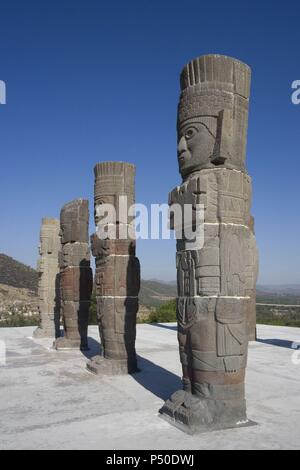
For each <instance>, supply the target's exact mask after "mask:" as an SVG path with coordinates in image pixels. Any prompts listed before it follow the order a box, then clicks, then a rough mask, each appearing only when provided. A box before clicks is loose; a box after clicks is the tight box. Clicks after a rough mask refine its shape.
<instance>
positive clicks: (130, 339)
mask: <svg viewBox="0 0 300 470" xmlns="http://www.w3.org/2000/svg"><path fill="white" fill-rule="evenodd" d="M94 173H95V223H96V225H97V232H96V233H95V234H94V235H93V236H92V237H91V245H92V254H93V256H94V257H95V261H96V274H95V291H96V298H97V317H98V323H99V333H100V338H101V345H102V354H99V355H97V356H95V357H94V358H92V359H91V361H89V362H88V364H87V368H88V370H90V371H91V372H93V373H95V374H103V375H117V374H128V373H133V372H136V371H137V358H136V351H135V338H136V317H137V312H138V294H139V290H140V264H139V260H138V258H137V257H136V256H135V239H134V237H133V236H132V235H133V232H132V230H131V231H129V230H128V229H129V228H130V227H131V224H132V218H130V219H128V218H126V217H124V216H125V214H124V213H122V211H120V209H119V208H120V200H121V199H122V200H123V201H124V199H125V200H126V204H127V207H128V208H129V207H130V206H132V205H133V204H134V202H135V194H134V178H135V167H134V165H131V164H129V163H123V162H103V163H98V164H97V165H96V166H95V169H94ZM100 204H111V205H112V206H113V207H114V208H115V214H116V217H115V219H114V221H113V225H114V229H115V234H116V238H112V237H110V238H109V237H107V238H105V239H103V238H100V237H99V229H102V230H105V229H107V228H109V227H108V225H111V222H110V223H109V224H107V222H106V221H105V218H104V217H102V216H101V215H99V212H98V211H97V207H98V206H99V205H100ZM124 229H125V232H124ZM121 230H122V231H123V233H126V237H125V238H123V239H121V238H119V235H120V232H121Z"/></svg>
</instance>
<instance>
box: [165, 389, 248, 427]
mask: <svg viewBox="0 0 300 470" xmlns="http://www.w3.org/2000/svg"><path fill="white" fill-rule="evenodd" d="M159 413H160V414H161V416H162V417H163V418H164V419H165V420H166V421H168V422H170V423H171V424H173V426H176V427H177V428H179V429H181V430H182V431H184V432H186V433H188V434H195V433H200V432H208V431H214V430H220V429H227V428H236V427H243V426H250V425H253V424H255V423H253V422H252V421H249V420H248V419H247V415H246V402H245V400H244V399H239V400H214V399H211V398H210V399H209V398H199V397H197V396H196V395H193V394H191V393H189V392H186V391H184V390H179V391H178V392H175V393H174V394H173V395H172V396H171V398H170V399H169V400H167V401H166V402H165V404H164V405H163V407H162V408H161V409H160V410H159Z"/></svg>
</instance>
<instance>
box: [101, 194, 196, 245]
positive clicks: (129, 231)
mask: <svg viewBox="0 0 300 470" xmlns="http://www.w3.org/2000/svg"><path fill="white" fill-rule="evenodd" d="M95 215H96V221H97V229H96V233H97V235H98V237H99V238H100V239H102V240H105V239H110V240H114V239H123V240H124V239H125V240H126V239H143V240H147V239H151V240H158V239H161V240H168V239H171V238H176V239H177V240H184V241H186V242H190V243H193V242H194V243H197V249H200V248H202V247H203V245H204V205H203V204H178V203H176V204H171V205H170V206H169V205H168V204H151V206H150V210H149V208H148V207H147V206H145V205H144V204H132V205H131V206H129V207H128V204H127V196H126V195H124V196H119V198H118V204H117V206H116V207H115V206H114V205H113V204H111V203H102V204H98V205H97V206H96V208H95ZM172 231H173V234H172Z"/></svg>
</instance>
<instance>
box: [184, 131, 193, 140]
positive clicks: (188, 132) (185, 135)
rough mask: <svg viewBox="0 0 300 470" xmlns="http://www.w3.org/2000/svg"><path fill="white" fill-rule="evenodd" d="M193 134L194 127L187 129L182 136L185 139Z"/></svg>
mask: <svg viewBox="0 0 300 470" xmlns="http://www.w3.org/2000/svg"><path fill="white" fill-rule="evenodd" d="M194 134H195V130H194V129H188V130H187V131H186V132H185V134H184V137H185V138H186V139H191V138H192V137H193V136H194Z"/></svg>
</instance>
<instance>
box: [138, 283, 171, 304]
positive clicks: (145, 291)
mask: <svg viewBox="0 0 300 470" xmlns="http://www.w3.org/2000/svg"><path fill="white" fill-rule="evenodd" d="M176 295H177V286H176V283H175V282H163V281H157V280H151V281H146V280H142V282H141V290H140V294H139V299H140V303H141V304H143V305H146V306H147V307H159V306H160V305H162V304H163V303H166V302H168V301H169V300H171V299H174V298H175V297H176Z"/></svg>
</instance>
